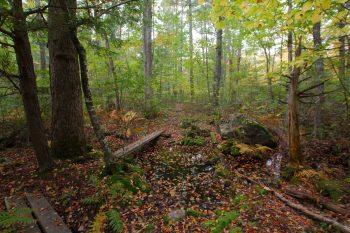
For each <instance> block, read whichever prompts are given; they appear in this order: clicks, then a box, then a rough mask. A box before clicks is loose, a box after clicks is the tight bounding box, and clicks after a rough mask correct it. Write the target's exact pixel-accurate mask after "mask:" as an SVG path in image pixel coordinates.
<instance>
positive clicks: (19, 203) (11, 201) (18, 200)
mask: <svg viewBox="0 0 350 233" xmlns="http://www.w3.org/2000/svg"><path fill="white" fill-rule="evenodd" d="M5 205H6V209H7V210H8V211H11V210H12V209H14V208H20V209H24V208H28V209H29V207H28V206H27V204H26V202H25V200H24V198H22V197H18V196H12V197H5ZM21 216H23V217H25V218H29V219H30V218H31V219H33V223H31V224H28V225H16V232H23V233H41V231H40V228H39V227H38V225H37V224H36V220H35V219H34V217H33V216H32V214H31V212H25V213H23V214H21Z"/></svg>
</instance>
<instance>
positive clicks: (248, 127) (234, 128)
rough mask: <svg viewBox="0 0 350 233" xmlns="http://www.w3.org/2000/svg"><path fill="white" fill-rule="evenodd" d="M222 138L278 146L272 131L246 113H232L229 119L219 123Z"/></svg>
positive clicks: (250, 143) (251, 143)
mask: <svg viewBox="0 0 350 233" xmlns="http://www.w3.org/2000/svg"><path fill="white" fill-rule="evenodd" d="M218 128H219V133H220V135H221V138H222V139H236V140H238V141H240V142H243V143H245V144H249V145H256V144H260V145H263V146H268V147H271V148H274V147H276V146H277V143H276V140H275V138H274V137H273V136H272V134H271V133H270V131H269V130H268V129H266V128H265V127H264V126H262V125H261V124H259V123H258V122H256V121H254V120H252V119H249V118H248V117H246V116H244V115H234V114H231V115H230V117H229V119H228V120H226V121H223V122H221V123H220V124H219V127H218Z"/></svg>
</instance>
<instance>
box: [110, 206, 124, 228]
mask: <svg viewBox="0 0 350 233" xmlns="http://www.w3.org/2000/svg"><path fill="white" fill-rule="evenodd" d="M107 216H108V221H109V226H110V227H111V229H112V231H113V232H114V233H120V232H123V220H122V218H121V217H120V214H119V212H118V210H117V209H110V210H109V211H108V212H107Z"/></svg>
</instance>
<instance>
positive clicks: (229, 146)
mask: <svg viewBox="0 0 350 233" xmlns="http://www.w3.org/2000/svg"><path fill="white" fill-rule="evenodd" d="M236 145H237V142H235V141H234V140H226V141H223V142H222V143H221V144H220V145H219V146H218V148H219V149H220V150H221V151H222V153H224V154H225V155H232V156H238V155H240V154H241V153H240V149H239V148H238V147H237V146H236Z"/></svg>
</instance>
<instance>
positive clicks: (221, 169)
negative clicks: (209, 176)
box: [215, 163, 230, 177]
mask: <svg viewBox="0 0 350 233" xmlns="http://www.w3.org/2000/svg"><path fill="white" fill-rule="evenodd" d="M215 173H216V174H217V175H218V176H221V177H228V176H229V175H230V171H229V170H228V169H227V168H226V167H225V166H224V165H223V164H221V163H219V164H217V165H216V166H215Z"/></svg>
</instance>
